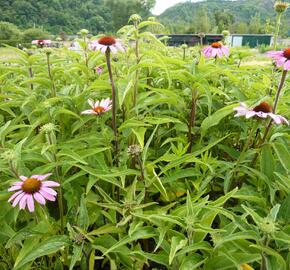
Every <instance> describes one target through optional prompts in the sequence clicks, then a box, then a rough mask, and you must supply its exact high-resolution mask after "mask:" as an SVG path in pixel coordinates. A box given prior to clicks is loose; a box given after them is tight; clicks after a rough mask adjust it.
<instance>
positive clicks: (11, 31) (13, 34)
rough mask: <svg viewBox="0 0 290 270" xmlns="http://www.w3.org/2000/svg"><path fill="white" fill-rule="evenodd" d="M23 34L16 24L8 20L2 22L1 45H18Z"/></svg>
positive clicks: (0, 27)
mask: <svg viewBox="0 0 290 270" xmlns="http://www.w3.org/2000/svg"><path fill="white" fill-rule="evenodd" d="M21 40H22V35H21V32H20V30H19V29H18V28H17V26H16V25H14V24H12V23H8V22H0V45H1V44H8V45H13V46H15V45H17V44H18V43H21Z"/></svg>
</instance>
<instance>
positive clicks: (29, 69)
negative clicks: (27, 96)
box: [28, 66, 33, 90]
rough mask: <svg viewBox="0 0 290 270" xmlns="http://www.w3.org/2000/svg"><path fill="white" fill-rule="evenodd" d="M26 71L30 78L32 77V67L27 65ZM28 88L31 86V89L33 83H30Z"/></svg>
mask: <svg viewBox="0 0 290 270" xmlns="http://www.w3.org/2000/svg"><path fill="white" fill-rule="evenodd" d="M28 72H29V77H30V79H32V78H33V71H32V67H31V66H29V68H28ZM30 88H31V90H33V83H30Z"/></svg>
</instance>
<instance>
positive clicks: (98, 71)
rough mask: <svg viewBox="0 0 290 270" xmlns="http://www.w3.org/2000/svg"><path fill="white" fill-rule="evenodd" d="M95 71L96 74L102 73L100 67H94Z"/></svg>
mask: <svg viewBox="0 0 290 270" xmlns="http://www.w3.org/2000/svg"><path fill="white" fill-rule="evenodd" d="M95 71H96V72H97V73H98V75H101V74H102V73H103V69H102V68H101V67H95Z"/></svg>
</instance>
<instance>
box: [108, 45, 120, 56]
mask: <svg viewBox="0 0 290 270" xmlns="http://www.w3.org/2000/svg"><path fill="white" fill-rule="evenodd" d="M109 48H110V50H111V52H112V53H113V54H116V53H117V52H118V50H117V49H116V47H115V46H114V45H111V46H109Z"/></svg>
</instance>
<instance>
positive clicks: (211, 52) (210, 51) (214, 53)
mask: <svg viewBox="0 0 290 270" xmlns="http://www.w3.org/2000/svg"><path fill="white" fill-rule="evenodd" d="M203 54H204V55H205V57H206V58H220V57H223V56H229V54H230V52H229V48H228V47H227V46H224V45H223V44H222V43H221V42H213V43H212V44H211V45H210V46H209V47H206V48H205V49H204V50H203Z"/></svg>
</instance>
